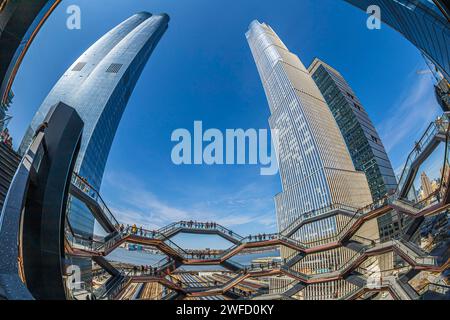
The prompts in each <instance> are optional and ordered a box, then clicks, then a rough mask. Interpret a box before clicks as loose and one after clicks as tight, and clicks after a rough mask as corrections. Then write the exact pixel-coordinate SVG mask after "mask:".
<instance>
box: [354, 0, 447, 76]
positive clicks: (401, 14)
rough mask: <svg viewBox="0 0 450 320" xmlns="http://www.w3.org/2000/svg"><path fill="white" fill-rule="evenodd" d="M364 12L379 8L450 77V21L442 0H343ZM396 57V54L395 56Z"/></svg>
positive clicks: (385, 19)
mask: <svg viewBox="0 0 450 320" xmlns="http://www.w3.org/2000/svg"><path fill="white" fill-rule="evenodd" d="M345 1H347V2H348V3H351V4H353V5H354V6H356V7H358V8H360V9H361V10H363V11H364V12H366V11H367V8H368V7H369V6H371V5H377V6H379V7H380V9H381V20H382V21H383V22H385V23H386V24H388V25H389V26H391V27H392V28H394V29H395V30H397V31H398V32H400V33H401V34H402V35H403V36H404V37H405V38H406V39H408V40H409V41H410V42H411V43H412V44H413V45H414V46H416V47H417V48H418V49H419V50H420V51H421V52H422V53H423V54H424V55H425V56H426V57H427V58H428V59H430V60H431V61H432V63H433V64H434V65H436V67H437V68H438V69H439V70H440V72H441V73H442V74H443V75H444V77H445V78H446V79H447V81H450V23H449V20H448V19H449V16H448V12H449V11H448V10H449V9H448V1H444V0H434V1H431V0H345ZM399 59H400V58H399Z"/></svg>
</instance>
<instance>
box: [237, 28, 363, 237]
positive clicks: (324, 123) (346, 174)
mask: <svg viewBox="0 0 450 320" xmlns="http://www.w3.org/2000/svg"><path fill="white" fill-rule="evenodd" d="M246 36H247V40H248V42H249V45H250V48H251V51H252V54H253V57H254V59H255V62H256V65H257V68H258V71H259V74H260V77H261V80H262V83H263V87H264V89H265V92H266V95H267V99H268V102H269V108H270V111H271V116H270V119H269V124H270V127H271V129H273V130H276V131H278V140H279V141H278V143H276V144H275V145H276V152H277V156H278V160H279V167H280V176H281V184H282V189H283V191H282V192H281V193H280V194H278V195H277V196H276V197H275V202H276V209H277V219H278V228H279V230H280V231H282V230H283V229H285V228H286V227H287V226H289V225H290V224H291V223H293V222H294V221H295V220H297V219H301V218H302V215H303V214H304V213H306V212H311V211H312V210H317V209H319V208H323V207H327V206H330V205H331V204H337V203H338V204H345V205H348V206H351V207H355V208H359V207H363V206H365V205H367V204H369V203H371V201H372V198H371V195H370V190H369V187H368V184H367V180H366V177H365V175H364V173H362V172H357V171H355V167H354V166H353V163H352V160H351V158H350V155H349V153H348V150H347V147H346V146H345V143H344V139H343V137H342V134H341V132H340V131H339V128H338V126H337V124H336V121H335V120H334V118H333V115H332V114H331V111H330V109H329V108H328V106H327V103H326V102H325V100H324V98H323V97H322V94H321V93H320V91H319V89H318V88H317V85H316V84H315V83H314V81H313V80H312V78H311V76H310V74H309V72H308V70H307V69H306V68H305V66H304V65H303V64H302V62H301V61H300V60H299V58H298V57H297V56H296V55H294V54H292V53H291V52H289V50H288V49H287V47H286V46H285V45H284V44H283V42H282V41H281V40H280V38H279V37H278V36H277V35H276V34H275V32H274V31H273V30H272V28H270V27H269V26H268V25H266V24H264V23H263V24H261V23H259V22H258V21H253V22H252V23H251V25H250V29H249V31H248V32H247V34H246ZM323 222H324V221H319V222H318V223H317V224H312V225H310V226H311V228H312V229H311V230H310V231H311V232H308V233H301V234H297V235H296V236H297V238H299V239H300V240H302V241H309V240H313V239H312V238H320V237H323V236H325V233H329V232H333V230H335V229H336V226H335V225H334V226H333V223H335V222H331V224H330V225H327V226H326V227H325V225H321V224H322V223H323ZM325 228H326V231H325Z"/></svg>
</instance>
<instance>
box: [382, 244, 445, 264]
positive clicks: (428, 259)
mask: <svg viewBox="0 0 450 320" xmlns="http://www.w3.org/2000/svg"><path fill="white" fill-rule="evenodd" d="M391 241H392V243H393V245H395V246H396V247H397V248H399V249H400V250H401V251H403V252H404V253H406V255H407V256H408V257H410V258H412V259H413V260H414V261H415V262H416V263H417V264H419V265H426V266H435V265H437V257H433V256H422V255H421V254H420V253H418V252H417V251H415V250H413V249H412V248H410V247H409V246H408V245H406V244H405V242H404V241H402V240H397V239H393V240H391Z"/></svg>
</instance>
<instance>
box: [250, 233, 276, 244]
mask: <svg viewBox="0 0 450 320" xmlns="http://www.w3.org/2000/svg"><path fill="white" fill-rule="evenodd" d="M275 239H277V235H276V234H265V233H262V234H261V233H259V234H256V235H253V236H252V235H249V236H248V240H249V241H250V242H251V241H254V242H256V241H265V240H275Z"/></svg>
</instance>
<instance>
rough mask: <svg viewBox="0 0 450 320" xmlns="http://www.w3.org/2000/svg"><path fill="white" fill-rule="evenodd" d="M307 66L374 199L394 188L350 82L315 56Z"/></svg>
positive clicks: (384, 155)
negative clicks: (364, 175) (365, 178)
mask: <svg viewBox="0 0 450 320" xmlns="http://www.w3.org/2000/svg"><path fill="white" fill-rule="evenodd" d="M308 70H309V72H310V73H311V76H312V78H313V80H314V81H315V82H316V84H317V87H318V88H319V90H320V92H321V93H322V95H323V97H324V98H325V100H326V102H327V104H328V106H329V107H330V110H331V112H332V114H333V116H334V118H335V119H336V122H337V124H338V126H339V129H340V131H341V133H342V135H343V137H344V140H345V143H346V145H347V148H348V151H349V152H350V156H351V158H352V161H353V164H354V166H355V169H356V170H358V171H363V172H364V173H365V174H366V177H367V182H368V183H369V188H370V191H371V194H372V198H373V200H374V201H376V200H379V199H381V198H383V197H384V196H385V195H386V194H387V193H389V192H393V191H395V189H396V188H397V181H396V179H395V174H394V170H393V169H392V165H391V162H390V160H389V157H388V155H387V153H386V150H385V149H384V146H383V142H382V141H381V138H380V136H379V135H378V132H377V130H376V129H375V126H374V125H373V123H372V121H371V120H370V118H369V115H368V114H367V112H366V111H365V109H364V107H363V105H362V103H361V102H360V101H359V99H358V97H357V96H356V94H355V92H354V91H353V90H352V88H351V87H350V85H349V84H348V83H347V81H346V80H345V79H344V77H343V76H342V75H341V74H340V73H339V72H338V71H337V70H336V69H334V68H332V67H331V66H329V65H328V64H326V63H325V62H323V61H321V60H319V59H317V58H316V59H315V60H314V61H313V63H312V64H311V65H310V67H309V68H308Z"/></svg>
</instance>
